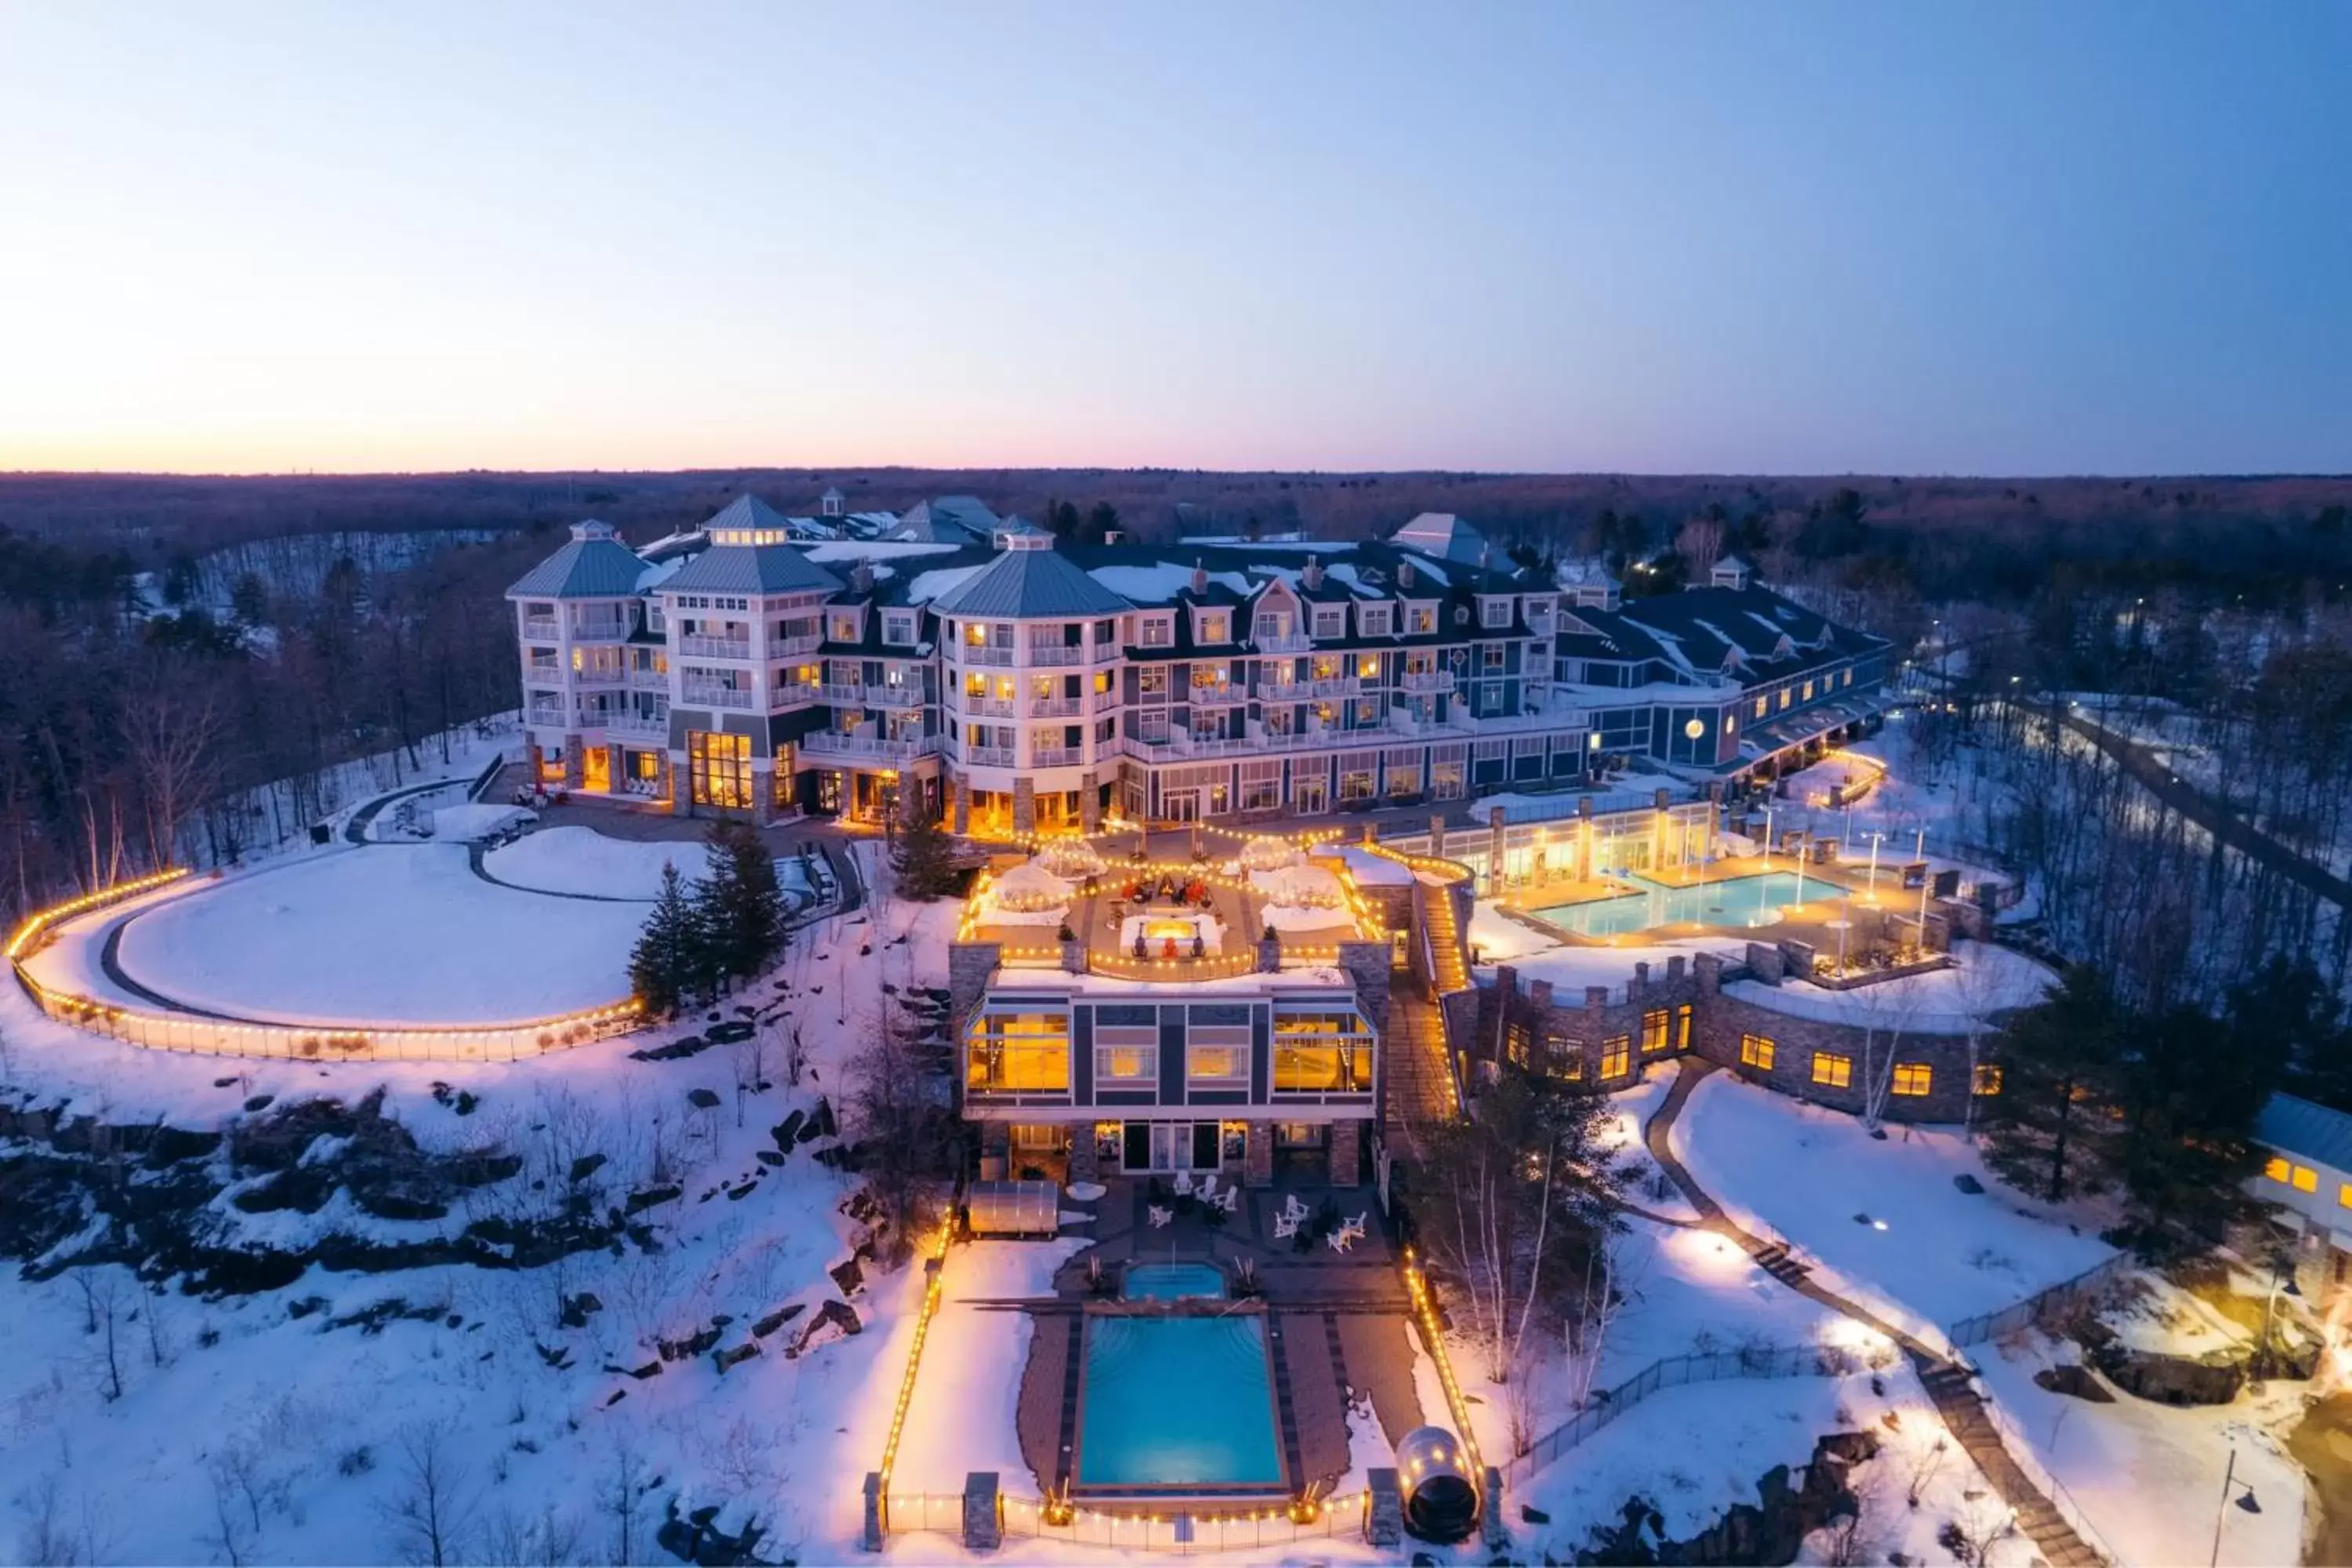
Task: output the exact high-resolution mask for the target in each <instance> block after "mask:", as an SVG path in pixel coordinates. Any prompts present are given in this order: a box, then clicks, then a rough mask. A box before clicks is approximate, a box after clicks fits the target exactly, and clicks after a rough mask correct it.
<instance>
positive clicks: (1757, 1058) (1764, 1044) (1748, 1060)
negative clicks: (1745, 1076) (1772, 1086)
mask: <svg viewBox="0 0 2352 1568" xmlns="http://www.w3.org/2000/svg"><path fill="white" fill-rule="evenodd" d="M1773 1049H1774V1047H1773V1045H1772V1041H1771V1038H1770V1037H1769V1036H1765V1035H1742V1036H1740V1037H1739V1065H1740V1066H1741V1067H1744V1068H1757V1069H1758V1070H1759V1071H1761V1072H1770V1071H1771V1070H1772V1052H1773Z"/></svg>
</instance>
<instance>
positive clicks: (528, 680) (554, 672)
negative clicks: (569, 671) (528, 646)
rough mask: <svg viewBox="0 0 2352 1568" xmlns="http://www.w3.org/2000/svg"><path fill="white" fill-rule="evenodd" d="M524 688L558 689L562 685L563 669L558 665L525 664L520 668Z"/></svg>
mask: <svg viewBox="0 0 2352 1568" xmlns="http://www.w3.org/2000/svg"><path fill="white" fill-rule="evenodd" d="M522 683H523V684H524V685H525V686H543V687H549V688H553V687H558V686H562V684H563V667H562V665H560V664H526V665H524V666H523V667H522Z"/></svg>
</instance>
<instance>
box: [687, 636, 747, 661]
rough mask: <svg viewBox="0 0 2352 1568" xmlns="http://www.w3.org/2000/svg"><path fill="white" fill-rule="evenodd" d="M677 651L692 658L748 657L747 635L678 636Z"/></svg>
mask: <svg viewBox="0 0 2352 1568" xmlns="http://www.w3.org/2000/svg"><path fill="white" fill-rule="evenodd" d="M677 651H678V652H680V653H682V654H685V655H687V656H688V657H689V658H751V639H750V638H749V637H680V638H678V639H677Z"/></svg>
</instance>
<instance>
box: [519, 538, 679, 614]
mask: <svg viewBox="0 0 2352 1568" xmlns="http://www.w3.org/2000/svg"><path fill="white" fill-rule="evenodd" d="M580 526H581V527H582V528H583V529H585V528H589V527H591V526H593V527H599V528H601V527H602V525H601V524H595V525H591V524H585V523H583V524H582V525H580ZM645 569H646V563H645V562H644V561H642V560H640V559H639V558H638V556H637V552H635V551H634V550H631V549H630V548H629V547H628V546H627V545H625V544H623V543H622V542H620V541H619V540H617V539H614V538H613V537H612V536H611V535H610V534H609V533H599V534H593V535H591V536H590V537H588V538H584V539H583V538H574V539H573V540H572V542H569V543H568V544H565V545H564V546H563V547H562V549H560V550H558V551H557V552H555V553H554V554H552V555H551V556H549V557H548V558H547V559H546V560H544V561H542V562H541V563H539V564H538V565H536V566H534V567H532V568H531V569H530V571H528V572H526V573H524V574H522V575H521V576H520V577H519V578H517V579H516V580H515V584H514V586H513V587H511V588H509V589H508V590H507V595H508V596H509V598H518V597H523V596H526V595H529V596H534V597H540V598H548V599H614V598H620V597H623V596H624V595H630V594H634V593H635V592H636V591H637V578H638V577H639V576H640V575H642V574H644V572H645Z"/></svg>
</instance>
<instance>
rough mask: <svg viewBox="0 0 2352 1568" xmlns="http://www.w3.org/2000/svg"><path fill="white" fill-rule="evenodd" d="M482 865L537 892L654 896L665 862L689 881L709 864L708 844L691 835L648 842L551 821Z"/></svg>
mask: <svg viewBox="0 0 2352 1568" xmlns="http://www.w3.org/2000/svg"><path fill="white" fill-rule="evenodd" d="M482 866H483V868H484V869H486V870H487V871H488V872H489V874H490V875H491V876H493V877H496V878H497V879H499V881H501V882H511V883H513V884H514V885H515V886H516V887H519V888H529V889H534V890H535V891H538V892H542V893H593V894H595V895H597V896H598V897H601V898H607V899H646V900H652V899H654V898H656V897H657V896H659V894H660V892H661V878H662V868H663V867H664V866H676V867H677V874H678V875H679V876H680V877H682V878H684V879H686V880H688V881H689V882H691V881H693V880H694V879H696V878H697V877H699V876H701V875H703V874H704V873H705V872H706V871H708V870H709V867H710V847H709V845H706V844H704V843H702V842H701V841H700V840H698V839H691V838H688V839H675V840H669V841H666V842H660V843H646V842H642V841H639V840H635V839H625V838H607V837H604V835H603V834H601V833H599V832H597V831H596V830H595V829H594V828H593V827H547V828H541V830H540V831H539V832H537V833H531V834H526V835H525V836H524V837H521V838H519V839H517V840H516V841H515V842H513V843H512V844H509V845H508V846H506V847H504V848H502V849H493V850H491V851H490V852H489V853H488V855H486V856H484V857H483V858H482Z"/></svg>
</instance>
